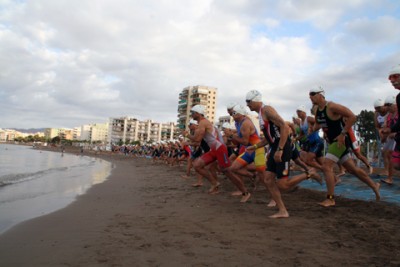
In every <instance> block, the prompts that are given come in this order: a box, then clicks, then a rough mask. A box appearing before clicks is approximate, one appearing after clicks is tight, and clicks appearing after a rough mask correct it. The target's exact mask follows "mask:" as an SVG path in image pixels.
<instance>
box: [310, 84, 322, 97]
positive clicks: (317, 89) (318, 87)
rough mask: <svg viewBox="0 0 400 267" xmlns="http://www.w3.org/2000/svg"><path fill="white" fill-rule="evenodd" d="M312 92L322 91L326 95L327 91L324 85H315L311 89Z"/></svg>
mask: <svg viewBox="0 0 400 267" xmlns="http://www.w3.org/2000/svg"><path fill="white" fill-rule="evenodd" d="M310 93H320V94H321V95H323V96H325V91H324V88H322V86H315V87H313V88H311V89H310Z"/></svg>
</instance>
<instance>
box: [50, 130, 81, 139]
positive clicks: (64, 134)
mask: <svg viewBox="0 0 400 267" xmlns="http://www.w3.org/2000/svg"><path fill="white" fill-rule="evenodd" d="M44 136H45V137H46V139H49V140H51V139H53V138H54V137H57V136H58V137H60V139H61V140H73V138H74V131H73V129H66V128H46V129H44Z"/></svg>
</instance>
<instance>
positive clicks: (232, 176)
mask: <svg viewBox="0 0 400 267" xmlns="http://www.w3.org/2000/svg"><path fill="white" fill-rule="evenodd" d="M243 168H245V166H243V165H241V164H240V163H238V162H237V161H234V162H233V163H232V165H231V166H230V167H229V168H227V169H225V170H224V174H225V175H226V176H227V177H228V178H229V180H231V182H232V183H233V184H234V185H235V186H236V187H237V188H238V189H239V191H240V192H241V195H242V199H241V201H240V202H246V201H247V200H248V199H249V198H250V193H249V192H248V191H247V188H246V187H245V185H244V183H243V180H242V179H241V178H240V177H239V176H238V175H237V172H238V170H241V169H243Z"/></svg>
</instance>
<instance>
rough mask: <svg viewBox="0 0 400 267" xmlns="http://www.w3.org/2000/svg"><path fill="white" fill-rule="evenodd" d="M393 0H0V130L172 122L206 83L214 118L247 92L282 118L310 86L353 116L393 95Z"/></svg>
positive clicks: (398, 55)
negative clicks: (187, 97) (190, 89)
mask: <svg viewBox="0 0 400 267" xmlns="http://www.w3.org/2000/svg"><path fill="white" fill-rule="evenodd" d="M399 25H400V1H397V0H335V1H319V0H292V1H290V0H279V1H276V0H229V1H226V0H202V1H198V0H146V1H142V0H112V1H111V0H96V1H91V0H34V1H30V0H26V1H24V0H14V1H11V0H0V114H1V117H0V128H25V129H27V128H73V127H79V126H81V125H84V124H92V123H105V122H108V120H109V118H110V117H122V116H130V117H135V118H137V119H139V120H147V119H151V120H153V121H156V122H176V121H177V107H178V101H179V93H180V92H181V91H182V89H183V88H185V87H187V86H192V85H205V86H212V87H216V88H217V92H218V93H217V117H219V116H226V115H227V113H226V105H228V103H231V102H237V103H239V104H243V105H245V96H246V93H247V92H248V91H250V90H258V91H260V92H261V93H262V95H263V101H264V102H265V103H268V104H270V105H272V106H273V107H274V108H275V109H276V110H277V111H278V113H279V114H280V115H281V116H282V117H283V118H284V119H285V120H291V117H292V116H293V115H294V114H295V111H296V108H297V107H298V106H299V105H305V106H306V107H307V108H311V102H310V99H309V96H308V93H309V90H310V89H311V88H313V87H315V86H322V87H323V88H324V89H325V92H326V94H325V95H326V99H327V100H329V101H334V102H337V103H340V104H342V105H345V106H347V107H349V108H350V109H351V110H352V111H353V112H354V113H355V114H356V115H357V114H359V113H360V112H361V110H365V109H366V110H373V102H374V101H375V100H376V99H378V98H382V99H384V98H386V97H387V96H391V95H396V94H397V92H396V91H395V90H394V89H393V87H392V86H391V85H390V83H389V81H388V79H387V77H388V72H389V71H390V69H391V68H392V67H393V66H395V65H397V64H399V63H400V27H399Z"/></svg>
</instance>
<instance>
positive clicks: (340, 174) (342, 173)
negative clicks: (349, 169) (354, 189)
mask: <svg viewBox="0 0 400 267" xmlns="http://www.w3.org/2000/svg"><path fill="white" fill-rule="evenodd" d="M343 175H346V172H341V173H338V175H337V177H341V176H343Z"/></svg>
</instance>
